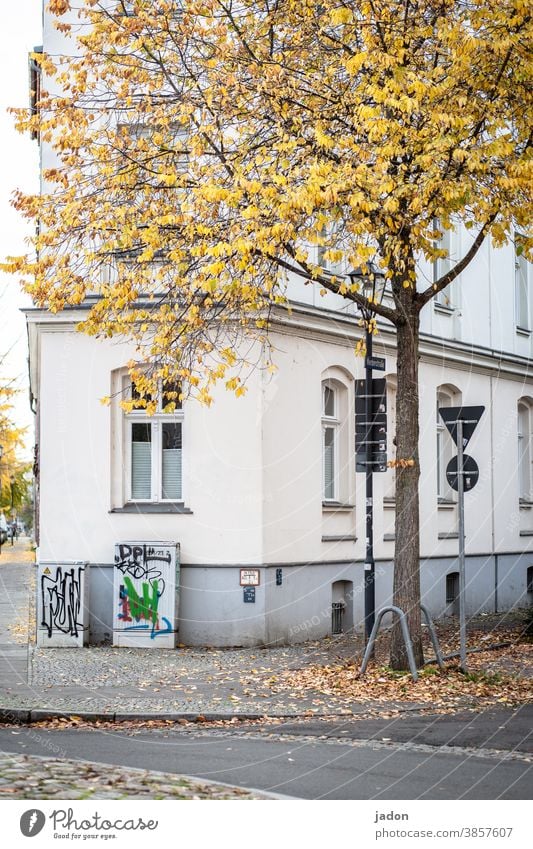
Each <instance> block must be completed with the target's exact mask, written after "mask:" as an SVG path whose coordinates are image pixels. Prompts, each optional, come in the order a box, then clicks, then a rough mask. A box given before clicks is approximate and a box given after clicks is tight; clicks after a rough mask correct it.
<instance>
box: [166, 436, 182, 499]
mask: <svg viewBox="0 0 533 849" xmlns="http://www.w3.org/2000/svg"><path fill="white" fill-rule="evenodd" d="M162 476H163V481H162V484H163V485H162V490H163V491H162V497H163V499H165V500H169V499H170V500H174V501H175V500H178V499H180V498H181V497H182V495H181V482H182V448H181V424H176V423H173V422H172V423H171V422H169V423H166V424H164V425H163V448H162Z"/></svg>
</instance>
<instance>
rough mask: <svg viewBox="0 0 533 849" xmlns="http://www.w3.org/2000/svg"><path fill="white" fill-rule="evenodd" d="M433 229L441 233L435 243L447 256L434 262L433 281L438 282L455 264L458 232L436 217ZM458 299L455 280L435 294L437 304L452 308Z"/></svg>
mask: <svg viewBox="0 0 533 849" xmlns="http://www.w3.org/2000/svg"><path fill="white" fill-rule="evenodd" d="M433 229H434V230H436V231H437V232H439V233H440V237H439V238H438V239H437V241H436V243H435V247H437V248H439V250H442V251H446V256H445V257H441V258H439V259H436V260H434V262H433V283H436V282H437V281H438V280H440V278H441V277H443V276H444V275H445V274H447V273H448V272H449V271H451V269H452V268H453V266H454V265H455V262H454V259H453V253H454V250H455V239H456V233H455V231H454V230H453V229H450V230H446V229H445V228H444V227H443V226H442V225H441V223H440V221H439V220H438V218H436V219H435V220H434V221H433ZM455 301H456V286H455V280H454V281H452V283H449V284H448V286H446V288H445V289H443V290H442V291H441V292H439V293H438V294H437V295H435V304H436V305H438V306H440V307H445V308H447V309H452V308H453V306H454V304H455Z"/></svg>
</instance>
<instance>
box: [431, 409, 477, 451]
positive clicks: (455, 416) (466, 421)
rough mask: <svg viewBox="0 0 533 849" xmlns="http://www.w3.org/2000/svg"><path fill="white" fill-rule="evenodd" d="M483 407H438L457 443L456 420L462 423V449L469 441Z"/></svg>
mask: <svg viewBox="0 0 533 849" xmlns="http://www.w3.org/2000/svg"><path fill="white" fill-rule="evenodd" d="M484 410H485V407H439V413H440V416H441V418H442V421H443V422H444V424H445V425H446V427H447V428H448V430H449V431H450V436H451V437H452V439H453V441H454V442H455V444H456V445H457V422H458V421H459V420H460V421H461V422H462V423H463V449H465V448H466V446H467V445H468V443H469V442H470V439H471V436H472V434H473V433H474V431H475V429H476V426H477V423H478V422H479V420H480V418H481V416H482V415H483V412H484Z"/></svg>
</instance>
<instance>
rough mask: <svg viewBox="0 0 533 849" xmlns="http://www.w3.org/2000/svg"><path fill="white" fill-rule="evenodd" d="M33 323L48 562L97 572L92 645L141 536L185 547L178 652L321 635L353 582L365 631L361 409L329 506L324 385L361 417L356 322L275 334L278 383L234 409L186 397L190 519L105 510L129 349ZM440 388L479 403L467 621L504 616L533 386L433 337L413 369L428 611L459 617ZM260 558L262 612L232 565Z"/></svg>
mask: <svg viewBox="0 0 533 849" xmlns="http://www.w3.org/2000/svg"><path fill="white" fill-rule="evenodd" d="M29 321H30V325H31V326H33V331H32V332H33V334H34V336H35V338H36V339H38V345H37V347H38V350H39V356H38V357H37V355H36V354H35V355H34V359H37V360H38V362H39V364H40V366H39V370H40V377H39V383H40V386H39V393H38V398H39V409H40V434H39V439H40V443H41V446H42V447H41V480H40V486H41V527H42V532H41V544H40V550H39V557H40V559H46V560H49V559H57V560H62V559H80V560H87V561H89V562H90V563H91V564H92V569H91V595H92V602H91V607H92V616H91V634H92V639H94V640H95V641H100V640H103V639H107V638H108V634H109V633H110V631H111V624H112V622H111V617H112V607H113V599H112V568H111V566H112V562H113V555H114V546H115V543H116V542H118V541H120V540H131V539H137V540H147V541H150V540H162V539H166V540H175V541H178V542H179V543H180V545H181V561H182V573H181V604H180V636H179V639H180V641H181V642H183V643H185V644H191V645H206V644H207V645H254V644H272V643H278V644H281V643H286V642H298V641H301V640H305V639H311V638H312V639H316V638H319V637H321V636H324V635H325V634H328V633H331V624H332V623H331V604H332V601H334V600H337V596H336V595H335V593H336V592H337V595H338V592H340V590H339V587H343V588H345V589H347V588H350V594H351V597H350V598H349V599H348V600H347V604H348V606H349V609H348V610H347V614H346V619H345V621H349V622H350V623H353V624H354V625H355V627H356V628H361V627H362V621H363V592H362V581H363V571H362V562H363V559H364V552H365V527H364V521H365V507H364V505H365V497H364V475H360V474H356V473H355V470H354V468H353V453H351V446H353V440H354V427H353V416H352V414H351V413H349V415H348V421H347V426H346V428H345V430H344V431H343V439H345V440H346V441H347V451H346V455H345V456H346V457H347V458H348V459H347V468H346V469H345V493H344V495H345V505H344V506H343V507H342V508H338V507H334V506H329V507H324V506H323V503H322V453H321V452H322V447H321V384H322V381H323V379H324V378H325V377H327V378H328V379H329V378H332V377H333V378H335V379H336V380H338V381H339V382H344V385H345V388H346V393H347V395H346V397H347V408H346V409H347V410H349V411H351V410H353V392H354V387H353V380H354V378H360V377H362V376H363V362H362V360H361V359H358V358H356V357H355V356H354V353H353V350H354V344H355V338H356V334H357V333H359V332H360V331H359V329H358V328H357V325H356V323H355V322H354V321H353V320H350V319H343V320H342V321H332V320H331V317H328V316H327V315H325V314H321V313H318V312H317V311H316V310H314V311H313V310H311V311H305V310H303V311H300V312H299V313H298V311H296V313H293V316H292V317H291V318H290V319H288V318H287V319H283V320H282V321H281V323H280V324H279V325H278V326H277V328H276V329H275V331H274V332H273V334H272V337H271V338H272V342H273V344H274V346H275V348H276V351H277V352H276V363H277V366H278V371H277V372H276V374H275V375H273V376H271V377H268V376H267V375H266V372H265V371H263V370H261V369H258V370H256V371H255V372H254V373H253V374H252V375H251V379H250V381H249V384H248V386H249V391H248V393H247V395H246V396H245V397H244V398H241V399H235V398H234V397H233V396H232V395H230V394H229V393H227V392H226V391H225V390H223V389H220V390H217V393H216V400H215V403H214V404H213V406H212V407H211V408H205V407H202V406H200V405H199V404H198V403H196V402H194V401H191V402H186V403H185V406H184V493H185V504H186V507H187V508H189V509H190V511H191V512H189V513H186V514H182V515H176V514H170V515H169V514H153V513H141V514H131V513H120V512H113V511H112V508H113V507H114V506H116V504H115V501H114V499H115V498H116V493H115V489H116V488H115V487H114V482H113V477H114V476H115V475H116V474H121V473H122V471H121V469H122V466H123V460H124V458H123V457H121V456H119V457H118V458H117V456H114V454H113V450H114V447H115V448H116V445H115V440H114V429H116V427H117V426H118V425H117V418H118V420H119V421H120V418H121V416H122V413H121V411H120V409H119V408H118V407H117V406H116V405H115V407H113V405H112V406H111V408H110V407H108V406H105V405H102V404H101V402H100V399H101V398H102V397H103V396H105V395H109V393H110V386H111V381H112V377H113V374H114V373H115V372H116V370H117V369H120V368H121V367H123V366H124V364H125V362H127V360H128V359H129V358H130V356H131V355H132V351H131V349H130V347H129V346H128V345H127V344H116V343H109V342H100V341H95V340H94V339H91V338H89V337H85V336H83V335H81V334H78V333H76V332H74V331H73V325H72V324H69V323H67V322H66V321H65V317H63V318H62V319H57V318H54V317H49V316H44V315H43V314H41V313H39V312H38V311H37V312H35V313H31V314H30V315H29ZM391 344H392V339H391V337H390V334H387V332H386V331H384V332H383V334H382V335H380V336H379V337H378V338H377V342H376V353H383V354H385V356H386V361H387V371H386V375H387V376H388V377H389V378H390V377H391V376H394V372H395V360H394V351H393V348H392V347H391ZM502 363H503V364H502ZM442 384H446V385H447V386H452V387H455V388H456V389H457V390H458V391H459V392H460V393H461V394H460V397H461V401H462V403H463V404H468V405H470V404H472V405H480V404H481V405H484V406H485V408H486V409H485V413H484V414H483V416H482V418H481V421H480V423H479V425H478V427H477V429H476V431H475V433H474V436H473V437H472V440H471V443H470V445H469V446H468V449H467V452H468V453H470V454H471V455H472V456H473V457H475V459H476V460H477V462H478V465H479V468H480V480H479V483H478V485H477V486H476V488H475V489H474V490H473V491H472V492H469V493H467V494H466V496H465V512H466V516H465V519H466V550H467V555H468V561H467V581H468V606H467V609H468V611H469V614H472V613H474V612H477V611H489V610H494V609H496V604H497V605H498V609H500V610H503V609H507V608H509V607H511V606H513V605H523V604H525V603H527V601H528V598H527V595H526V593H525V582H526V571H527V567H528V566H529V565H531V563H533V548H532V545H533V537H531V536H527V535H525V532H524V528H525V524H524V523H525V522H526V523H527V521H529V515H530V513H531V512H532V511H530V510H524V509H519V505H518V479H517V473H516V465H517V464H516V457H517V416H516V407H517V401H518V399H519V398H520V397H522V396H524V395H525V394H528V393H532V394H533V391H532V389H531V381H530V379H529V378H528V377H527V375H525V369H524V367H523V364H521V363H518V362H517V363H515V362H514V361H513V360H512V359H510V358H508V359H505V361H502V359H501V358H500V359H499V360H494V359H492V358H491V357H489V356H486V355H483V356H481V355H480V354H476V355H474V354H472V353H470V355H469V356H468V355H467V353H466V351H465V349H464V348H463V349H460V348H459V349H458V350H457V351H453V350H450V348H449V346H448V347H447V348H446V349H444V350H443V348H442V346H441V345H440V344H439V343H435V342H434V341H432V340H428V339H426V340H425V341H424V342H423V344H422V348H421V361H420V421H421V442H420V466H421V478H420V504H421V578H422V589H423V594H424V600H425V601H426V603H427V604H428V605H429V607H430V609H431V611H432V614H433V615H435V616H441V615H447V614H449V613H450V612H451V610H450V609H449V607H447V605H446V592H445V587H446V574H447V573H448V572H450V571H455V570H456V569H457V566H456V563H455V557H456V554H457V546H458V540H457V533H456V531H457V508H456V506H453V505H451V506H450V505H447V506H446V507H445V508H443V507H440V508H439V506H438V505H437V498H436V470H435V469H436V403H435V398H436V391H437V387H438V386H440V385H442ZM117 460H118V462H117ZM117 469H118V472H117ZM391 474H392V472H390V471H388V472H387V473H386V474H376V475H375V476H374V489H375V492H374V495H375V498H374V503H375V555H376V558H377V561H378V563H377V567H376V568H377V582H376V583H377V604H378V607H379V606H381V605H383V604H385V603H390V599H391V594H392V571H393V569H392V560H393V556H394V541H393V539H391V538H390V537H391V536H393V530H394V505H393V504H391V503H390V502H389V503H387V504H386V507H385V508H384V506H383V500H384V497H385V496H386V495H387V494H390V491H391V486H390V485H391ZM114 493H115V494H114ZM524 516H525V518H524ZM526 532H527V528H526ZM354 537H355V538H356V539H354ZM495 554H497V555H498V557H497V563H496V559H495V556H494V555H495ZM252 565H255V566H258V567H260V572H261V582H260V586H259V587H258V588H257V589H256V601H255V604H248V603H244V600H243V589H242V587H241V586H240V582H239V576H240V572H239V570H240V567H244V566H252ZM277 568H281V569H282V582H281V585H279V584H277V583H276V569H277ZM339 582H343V583H342V584H340V583H339ZM334 584H335V585H336V588H334V586H333V585H334ZM496 584H497V586H496ZM343 592H344V590H343ZM496 596H497V598H496Z"/></svg>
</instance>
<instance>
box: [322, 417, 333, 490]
mask: <svg viewBox="0 0 533 849" xmlns="http://www.w3.org/2000/svg"><path fill="white" fill-rule="evenodd" d="M334 463H335V430H334V428H332V427H326V428H324V498H328V499H333V498H335V465H334Z"/></svg>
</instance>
